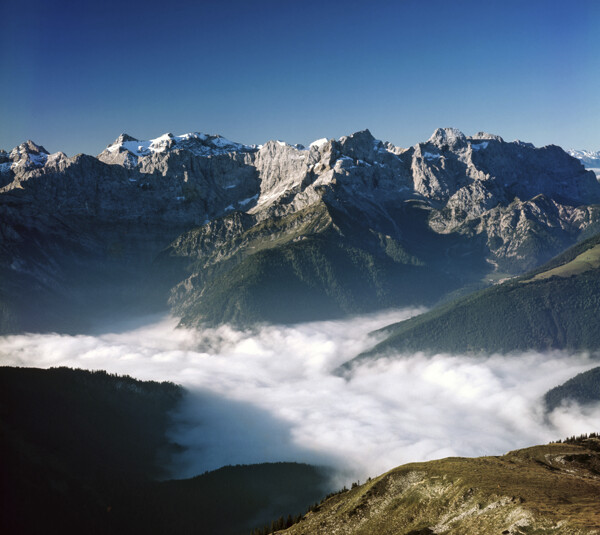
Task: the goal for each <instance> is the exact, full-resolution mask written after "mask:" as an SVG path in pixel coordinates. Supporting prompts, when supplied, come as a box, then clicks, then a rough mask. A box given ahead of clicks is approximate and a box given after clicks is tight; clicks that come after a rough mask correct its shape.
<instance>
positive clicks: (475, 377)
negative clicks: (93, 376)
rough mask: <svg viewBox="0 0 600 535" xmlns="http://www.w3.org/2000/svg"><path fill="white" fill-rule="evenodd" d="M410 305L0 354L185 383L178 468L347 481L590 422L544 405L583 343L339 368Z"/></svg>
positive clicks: (14, 360)
mask: <svg viewBox="0 0 600 535" xmlns="http://www.w3.org/2000/svg"><path fill="white" fill-rule="evenodd" d="M419 312H421V311H419V310H416V309H408V310H396V311H388V312H385V313H379V314H375V315H370V316H362V317H356V318H351V319H347V320H339V321H323V322H313V323H304V324H298V325H293V326H281V325H270V326H263V327H261V328H258V329H255V330H248V331H240V330H236V329H233V328H231V327H228V326H222V327H219V328H212V329H208V328H207V329H198V330H193V329H182V328H176V326H177V320H176V319H174V318H171V317H167V318H156V317H155V318H146V319H145V320H144V321H142V322H141V323H142V325H141V326H137V327H133V328H131V329H130V330H127V331H121V332H111V333H103V334H98V335H96V336H88V335H79V336H70V335H59V334H26V335H17V336H5V337H0V364H2V365H10V366H29V367H40V368H49V367H53V366H70V367H75V368H84V369H90V370H98V369H103V370H107V371H108V372H111V373H117V374H128V375H131V376H133V377H135V378H138V379H143V380H158V381H164V380H169V381H173V382H176V383H179V384H182V385H183V386H184V387H186V388H187V389H188V391H189V393H190V394H189V395H188V396H186V398H185V400H184V401H183V403H182V404H181V406H180V408H179V410H178V411H177V413H176V414H174V415H173V427H172V430H171V435H172V438H173V439H174V440H176V441H177V442H179V443H180V444H181V445H183V446H185V451H184V452H183V453H182V454H181V455H180V456H179V457H178V458H177V459H176V462H175V464H174V466H173V470H174V475H175V476H177V477H191V476H194V475H197V474H198V473H202V472H204V471H206V470H212V469H216V468H219V467H220V466H223V465H226V464H248V463H255V462H267V461H269V462H274V461H298V462H308V463H313V464H320V465H328V466H332V467H334V468H336V469H337V470H338V471H339V473H341V474H344V477H345V478H346V480H344V482H347V480H354V479H364V478H366V477H368V476H375V475H378V474H380V473H382V472H384V471H386V470H389V469H391V468H393V467H395V466H397V465H399V464H402V463H406V462H412V461H423V460H429V459H435V458H441V457H447V456H455V455H460V456H477V455H495V454H502V453H504V452H506V451H508V450H511V449H515V448H519V447H525V446H529V445H534V444H538V443H545V442H549V441H551V440H554V439H558V438H564V437H565V436H569V435H573V434H579V433H583V432H589V431H597V424H598V422H599V421H600V406H592V407H586V408H582V407H579V406H577V405H576V404H571V405H565V406H562V407H560V408H558V409H555V410H554V411H553V412H552V413H550V414H549V415H546V414H545V412H544V407H543V396H544V394H545V393H546V392H547V391H548V390H549V389H550V388H552V387H554V386H557V385H559V384H561V383H563V382H564V381H566V380H568V379H569V378H571V377H573V376H575V375H576V374H578V373H580V372H583V371H586V370H588V369H590V368H593V367H595V366H597V365H598V363H597V361H594V360H593V359H592V358H590V357H589V356H588V355H585V354H579V355H568V354H565V353H563V352H549V353H537V352H528V353H522V354H513V355H507V356H503V355H490V356H486V357H481V356H480V357H474V356H467V355H444V354H439V355H434V356H426V355H423V354H420V353H417V354H411V355H397V356H394V357H388V358H382V359H378V360H372V361H369V362H362V363H361V364H359V365H357V366H356V367H354V368H353V369H352V372H351V373H350V374H347V375H344V376H343V375H341V374H340V373H338V371H337V370H338V368H339V366H340V365H341V364H343V363H344V362H346V361H348V360H350V359H352V358H353V357H355V356H356V355H358V354H359V353H361V352H362V351H365V350H368V349H370V348H371V347H373V346H374V345H375V344H376V343H377V342H378V341H379V340H380V338H379V337H378V335H373V334H371V333H372V331H374V330H376V329H378V328H381V327H383V326H385V325H388V324H390V323H392V322H395V321H399V320H401V319H405V318H408V317H410V316H411V315H414V314H416V313H419ZM340 481H341V480H340Z"/></svg>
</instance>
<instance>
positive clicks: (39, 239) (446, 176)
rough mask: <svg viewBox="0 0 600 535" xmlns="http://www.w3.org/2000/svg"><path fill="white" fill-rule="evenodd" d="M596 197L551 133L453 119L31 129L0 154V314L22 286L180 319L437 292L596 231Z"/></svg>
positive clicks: (22, 314)
mask: <svg viewBox="0 0 600 535" xmlns="http://www.w3.org/2000/svg"><path fill="white" fill-rule="evenodd" d="M599 201H600V185H599V184H598V181H597V180H596V177H595V176H594V174H593V173H592V172H589V171H586V170H585V168H584V167H583V166H582V165H581V163H580V162H579V161H578V160H577V159H575V158H573V157H571V156H569V155H568V154H567V153H565V152H564V151H563V150H562V149H560V148H559V147H556V146H548V147H543V148H535V147H534V146H533V145H531V144H527V143H523V142H518V141H517V142H511V143H507V142H505V141H503V140H502V139H501V138H500V137H499V136H495V135H492V134H486V133H479V134H476V135H474V136H470V137H468V136H465V135H464V134H463V133H461V132H459V131H458V130H455V129H451V128H444V129H438V130H436V131H435V132H434V133H433V135H432V136H431V138H430V139H429V140H427V141H425V142H423V143H417V144H416V145H414V146H413V147H409V148H400V147H395V146H394V145H392V144H390V143H388V142H382V141H379V140H377V139H375V138H374V137H373V136H372V134H371V133H370V132H369V131H368V130H364V131H361V132H356V133H354V134H352V135H350V136H344V137H342V138H340V139H339V140H334V139H331V140H325V139H322V140H319V141H317V142H314V143H312V144H311V145H310V146H309V147H308V148H305V147H303V146H300V145H289V144H287V143H284V142H281V141H270V142H268V143H266V144H265V145H262V146H248V145H242V144H239V143H235V142H232V141H229V140H226V139H225V138H223V137H221V136H214V135H207V134H201V133H191V134H185V135H181V136H174V135H172V134H165V135H163V136H160V137H159V138H156V139H153V140H149V141H140V140H137V139H135V138H133V137H132V136H129V135H127V134H122V135H121V136H119V137H118V138H117V140H115V142H114V143H112V144H110V145H109V146H108V147H107V148H106V149H105V150H104V151H103V152H102V153H101V154H100V155H98V157H92V156H87V155H83V154H80V155H77V156H74V157H72V158H68V157H66V156H65V155H64V154H63V153H56V154H48V152H47V151H46V150H45V149H44V148H43V147H41V146H38V145H36V144H35V143H33V142H31V141H28V142H26V143H23V144H22V145H20V146H19V147H16V148H15V149H13V150H12V151H11V152H10V153H6V152H4V151H2V152H0V235H1V236H2V241H1V242H0V272H1V274H2V275H3V277H2V280H3V283H2V286H0V317H4V318H5V319H4V322H3V325H8V324H10V323H11V322H12V324H13V325H14V327H12V328H8V327H6V326H5V327H4V330H7V329H8V330H11V329H13V330H14V329H15V328H16V329H18V328H20V327H18V326H19V325H21V326H23V325H26V324H28V322H29V320H31V319H32V317H33V316H32V315H31V311H28V310H27V309H28V306H26V304H25V303H23V299H22V295H23V294H22V292H23V291H25V292H27V291H30V292H31V294H32V295H29V296H28V298H27V300H26V301H27V302H29V300H30V299H32V300H33V301H34V302H35V301H36V300H37V301H38V302H39V301H40V299H42V296H45V297H44V298H43V299H45V301H46V304H48V303H51V302H54V301H55V300H56V299H57V298H58V296H62V297H61V298H60V300H61V302H64V303H65V307H66V308H65V314H67V312H66V311H67V310H71V309H72V307H71V305H70V304H67V303H71V302H72V301H78V302H79V305H80V306H83V307H85V303H86V302H87V301H88V300H89V297H84V295H86V294H85V292H87V291H98V290H97V289H98V288H100V287H102V286H103V285H109V286H114V285H115V284H116V285H117V286H119V287H121V289H120V290H119V291H118V292H117V294H118V295H117V297H118V299H116V301H119V300H120V301H121V302H122V303H128V304H132V303H133V302H135V301H136V299H138V298H139V297H140V295H142V294H143V295H144V296H145V297H144V299H146V300H148V299H150V300H154V301H155V302H156V305H157V306H158V304H159V303H162V306H164V304H165V302H166V300H167V295H168V296H169V297H168V299H169V303H170V305H171V307H172V308H173V310H174V311H175V312H176V313H178V314H180V315H181V316H182V317H183V318H184V322H186V323H189V324H195V323H198V322H202V321H210V322H213V323H219V322H223V321H237V322H239V323H248V322H253V321H257V320H258V321H261V320H267V321H269V320H277V319H278V320H280V321H297V320H301V319H308V318H310V317H312V315H313V312H315V311H319V314H321V315H322V316H323V317H332V316H339V315H342V314H348V313H355V312H364V311H367V310H375V309H377V308H382V307H386V306H399V305H406V304H417V303H419V304H422V303H424V302H425V303H431V302H435V301H436V300H437V299H439V298H440V297H442V296H443V295H444V294H446V293H448V292H450V291H453V290H458V289H460V288H463V287H465V286H468V285H470V284H480V283H481V281H482V280H483V279H485V278H488V279H489V278H490V277H494V276H500V274H501V273H509V274H512V273H520V272H522V271H523V270H525V269H529V268H532V267H534V266H536V265H538V264H539V263H541V262H543V261H545V260H548V259H549V258H550V257H552V256H553V255H554V254H556V253H558V252H560V251H561V250H563V249H564V248H566V247H567V246H569V245H571V244H573V243H574V242H575V241H576V240H577V239H579V238H581V237H583V236H587V235H589V234H592V233H594V232H595V231H596V230H597V229H598V218H599V214H598V208H597V206H596V203H598V202H599ZM157 281H158V283H157ZM148 284H149V287H150V288H151V289H152V291H151V292H148V286H147V285H148ZM423 284H424V286H423V288H422V289H421V285H423ZM136 288H137V290H135V291H134V289H136ZM136 291H137V292H138V294H139V295H137V297H136V296H135V295H134V294H135V293H136ZM273 292H275V293H273ZM100 293H101V294H102V296H107V295H108V293H107V292H106V291H105V290H103V291H101V292H100ZM109 293H110V292H109ZM33 294H35V295H33ZM151 294H152V295H153V297H152V298H150V295H151ZM112 295H113V297H114V296H115V295H116V294H114V292H113V294H112ZM18 296H21V297H18ZM64 296H68V298H67V299H66V300H65V299H64ZM106 301H108V302H110V304H109V303H107V306H109V308H110V306H113V305H114V304H115V303H114V302H113V301H114V299H113V298H112V297H111V299H108V298H106ZM17 302H21V303H22V306H21V305H19V306H17V307H16V308H17V309H19V310H16V309H15V305H14V304H15V303H17ZM289 303H293V304H294V305H293V306H291V307H290V306H289ZM45 306H46V305H44V307H45ZM44 307H41V308H42V309H43V308H44ZM284 308H285V311H284V312H285V313H284V315H283V316H281V315H280V312H282V310H283V309H284ZM39 309H40V307H37V306H36V310H39ZM274 311H277V312H274ZM39 314H41V313H39V312H36V315H38V316H39ZM42 315H43V314H42ZM67 315H68V314H67ZM78 315H79V314H76V316H78ZM52 316H53V317H55V315H52ZM9 318H12V319H10V320H9ZM16 318H20V319H16ZM24 318H25V319H24ZM23 321H25V323H23ZM0 323H2V322H0ZM33 323H34V325H35V324H36V323H39V325H40V327H39V328H42V327H41V325H43V324H44V321H42V319H41V318H40V321H39V322H37V321H36V322H33Z"/></svg>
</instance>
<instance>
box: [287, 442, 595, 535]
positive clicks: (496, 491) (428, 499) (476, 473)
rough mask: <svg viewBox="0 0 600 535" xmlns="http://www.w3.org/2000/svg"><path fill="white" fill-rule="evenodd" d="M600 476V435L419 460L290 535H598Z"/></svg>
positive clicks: (313, 516) (336, 501)
mask: <svg viewBox="0 0 600 535" xmlns="http://www.w3.org/2000/svg"><path fill="white" fill-rule="evenodd" d="M599 473H600V440H598V439H597V438H588V439H582V440H580V441H578V442H577V443H574V444H549V445H547V446H535V447H532V448H527V449H524V450H518V451H513V452H510V453H507V454H506V455H503V456H501V457H481V458H476V459H467V458H456V457H454V458H448V459H441V460H438V461H431V462H426V463H412V464H408V465H404V466H400V467H398V468H395V469H394V470H391V471H390V472H388V473H386V474H384V475H382V476H379V477H377V478H375V479H372V480H370V481H368V482H367V483H364V484H363V485H359V486H357V487H356V488H353V489H351V490H349V491H348V492H345V493H341V494H338V495H336V496H333V497H332V498H329V499H328V500H326V501H325V502H324V503H322V504H321V505H320V506H319V507H318V508H317V510H315V511H314V512H311V513H308V514H307V515H306V516H305V517H304V518H303V520H302V521H300V522H299V523H298V524H295V525H294V526H292V527H291V528H289V529H288V530H286V531H285V532H284V533H286V534H289V535H301V534H309V533H310V534H311V535H321V534H322V535H326V534H327V535H328V534H330V533H343V534H345V535H371V534H374V533H377V534H379V535H398V534H400V535H430V534H433V533H444V534H448V535H464V534H471V533H472V534H498V535H499V534H506V535H508V534H513V535H517V534H519V535H526V534H530V535H533V534H537V535H542V534H548V535H551V534H552V535H558V534H560V535H575V534H577V535H583V534H590V533H596V532H597V531H593V530H598V529H600V509H599V508H598V493H599V492H600V478H599V477H598V474H599Z"/></svg>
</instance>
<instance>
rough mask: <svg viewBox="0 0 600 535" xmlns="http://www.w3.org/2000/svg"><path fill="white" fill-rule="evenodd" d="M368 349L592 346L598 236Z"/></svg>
mask: <svg viewBox="0 0 600 535" xmlns="http://www.w3.org/2000/svg"><path fill="white" fill-rule="evenodd" d="M384 331H385V332H387V333H389V336H388V338H387V339H385V340H384V341H383V342H381V343H380V344H378V345H377V346H376V347H375V348H374V349H373V350H372V351H371V352H369V353H368V354H365V355H362V356H360V357H359V358H365V357H368V356H370V355H374V354H383V353H387V352H392V351H394V352H402V351H426V352H456V353H458V352H505V353H506V352H510V351H523V350H528V349H535V350H547V349H566V350H590V351H596V350H599V349H600V235H596V236H594V237H592V238H590V239H588V240H586V241H584V242H582V243H580V244H578V245H576V246H574V247H572V248H570V249H568V250H567V251H566V252H564V253H563V254H561V255H560V256H558V257H556V258H555V259H553V260H551V261H550V262H549V263H547V264H545V265H544V266H543V267H541V268H539V269H537V270H535V271H533V272H530V273H528V274H527V275H524V276H522V277H519V278H516V279H513V280H510V281H507V282H504V283H502V284H499V285H497V286H494V287H492V288H488V289H485V290H482V291H479V292H476V293H474V294H471V295H469V296H466V297H463V298H461V299H458V300H456V301H453V302H450V303H447V304H444V305H442V306H440V307H438V308H435V309H433V310H431V311H429V312H427V313H425V314H423V315H421V316H417V317H415V318H411V319H409V320H407V321H404V322H400V323H397V324H394V325H391V326H388V327H386V328H385V329H384Z"/></svg>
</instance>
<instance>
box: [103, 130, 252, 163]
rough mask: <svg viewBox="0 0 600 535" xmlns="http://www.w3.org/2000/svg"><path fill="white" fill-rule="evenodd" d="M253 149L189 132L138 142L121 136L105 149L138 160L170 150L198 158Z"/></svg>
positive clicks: (123, 135)
mask: <svg viewBox="0 0 600 535" xmlns="http://www.w3.org/2000/svg"><path fill="white" fill-rule="evenodd" d="M254 148H255V147H252V146H247V145H242V144H241V143H235V142H233V141H230V140H228V139H225V138H224V137H221V136H219V135H208V134H202V133H200V132H190V133H187V134H182V135H179V136H174V135H173V134H171V133H170V132H168V133H166V134H163V135H162V136H159V137H157V138H154V139H150V140H147V141H140V140H138V139H136V138H134V137H132V136H129V135H128V134H121V135H120V136H119V137H118V138H117V139H116V141H115V142H114V143H112V144H111V145H109V146H108V147H107V148H106V151H108V152H109V153H116V152H123V151H127V152H129V153H131V154H132V155H133V156H135V157H137V158H139V157H143V156H149V155H151V154H155V153H161V152H166V151H168V150H171V149H173V150H174V149H181V150H189V151H190V152H192V153H194V154H196V155H198V156H210V155H216V154H225V153H228V152H238V151H242V152H245V151H249V150H254Z"/></svg>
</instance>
